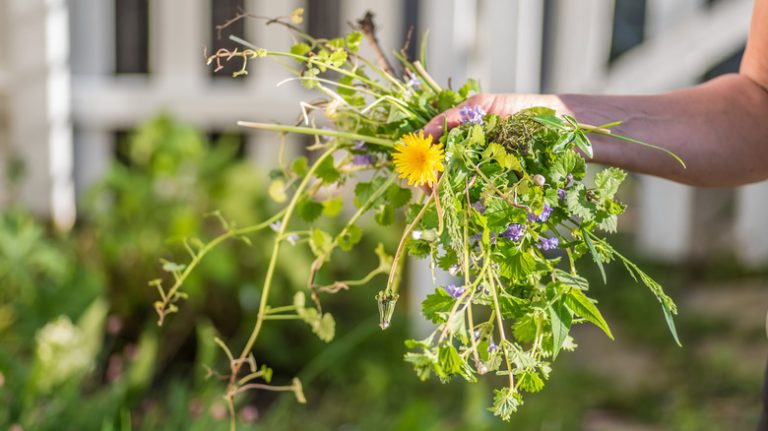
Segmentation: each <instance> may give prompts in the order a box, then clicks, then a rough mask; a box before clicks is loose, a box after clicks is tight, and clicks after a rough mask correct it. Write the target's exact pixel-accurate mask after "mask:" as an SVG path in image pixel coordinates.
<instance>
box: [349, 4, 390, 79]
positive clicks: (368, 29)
mask: <svg viewBox="0 0 768 431" xmlns="http://www.w3.org/2000/svg"><path fill="white" fill-rule="evenodd" d="M357 29H358V30H360V31H361V32H362V33H363V35H365V38H366V39H368V43H369V44H370V45H371V48H373V54H374V55H375V56H376V62H377V63H379V67H381V69H382V70H383V71H384V72H385V73H388V74H390V75H392V76H394V75H395V72H394V69H393V68H392V65H391V64H390V63H389V60H388V59H387V56H386V55H384V50H382V49H381V45H380V44H379V39H378V38H377V37H376V24H374V22H373V13H372V12H371V11H367V12H365V15H363V17H362V18H360V19H359V20H357Z"/></svg>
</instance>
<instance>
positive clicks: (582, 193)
mask: <svg viewBox="0 0 768 431" xmlns="http://www.w3.org/2000/svg"><path fill="white" fill-rule="evenodd" d="M565 205H566V208H568V212H570V213H571V214H572V215H574V216H576V217H579V218H581V219H582V220H583V221H586V222H589V221H592V220H593V219H594V218H595V212H596V210H597V207H596V206H595V204H594V203H592V202H590V201H589V200H588V199H587V196H586V190H585V188H584V185H583V184H577V185H576V186H575V187H571V188H570V189H568V191H567V192H566V194H565Z"/></svg>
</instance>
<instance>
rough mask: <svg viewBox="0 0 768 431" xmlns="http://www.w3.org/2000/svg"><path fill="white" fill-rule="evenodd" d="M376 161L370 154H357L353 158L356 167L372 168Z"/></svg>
mask: <svg viewBox="0 0 768 431" xmlns="http://www.w3.org/2000/svg"><path fill="white" fill-rule="evenodd" d="M374 162H375V159H374V157H373V156H372V155H370V154H355V155H354V156H352V164H353V165H355V166H371V165H373V163H374Z"/></svg>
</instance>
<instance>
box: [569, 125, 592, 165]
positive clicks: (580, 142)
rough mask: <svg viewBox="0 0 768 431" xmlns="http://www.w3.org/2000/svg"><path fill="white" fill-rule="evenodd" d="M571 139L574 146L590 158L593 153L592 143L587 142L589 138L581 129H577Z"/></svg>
mask: <svg viewBox="0 0 768 431" xmlns="http://www.w3.org/2000/svg"><path fill="white" fill-rule="evenodd" d="M573 140H574V142H575V143H576V147H577V148H578V149H580V150H581V151H583V152H584V154H586V156H587V157H589V158H590V159H591V158H592V156H593V153H592V143H591V142H589V138H587V136H586V135H585V134H584V133H582V132H581V131H578V132H577V133H576V135H575V136H574V139H573Z"/></svg>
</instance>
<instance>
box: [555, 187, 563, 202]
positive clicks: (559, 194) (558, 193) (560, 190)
mask: <svg viewBox="0 0 768 431" xmlns="http://www.w3.org/2000/svg"><path fill="white" fill-rule="evenodd" d="M557 197H558V198H560V200H563V199H565V189H561V188H558V189H557Z"/></svg>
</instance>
